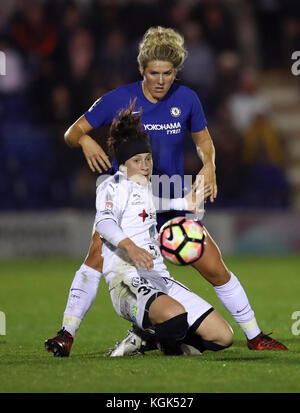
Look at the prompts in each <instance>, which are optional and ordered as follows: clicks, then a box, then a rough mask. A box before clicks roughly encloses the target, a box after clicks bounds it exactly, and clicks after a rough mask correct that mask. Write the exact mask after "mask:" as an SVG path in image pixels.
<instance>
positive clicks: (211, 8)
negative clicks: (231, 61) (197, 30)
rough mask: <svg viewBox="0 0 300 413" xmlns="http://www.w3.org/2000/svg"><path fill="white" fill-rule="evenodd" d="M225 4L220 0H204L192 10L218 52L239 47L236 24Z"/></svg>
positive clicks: (193, 16) (208, 39) (195, 18)
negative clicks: (235, 29) (235, 30)
mask: <svg viewBox="0 0 300 413" xmlns="http://www.w3.org/2000/svg"><path fill="white" fill-rule="evenodd" d="M224 4H225V2H220V1H218V0H203V1H202V2H200V3H198V2H197V3H196V5H195V7H194V8H193V9H192V10H191V12H190V15H191V17H192V18H193V20H194V21H197V22H200V23H201V24H202V26H203V29H204V32H203V33H204V38H205V40H206V41H207V42H208V43H209V44H210V46H211V47H212V48H213V50H214V51H215V52H216V53H221V52H224V51H228V50H234V51H236V50H237V48H238V47H237V43H238V42H237V39H236V33H235V32H234V28H235V24H234V21H233V19H232V17H231V15H230V13H229V12H228V11H227V10H226V8H225V6H224Z"/></svg>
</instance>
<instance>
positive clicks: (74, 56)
mask: <svg viewBox="0 0 300 413" xmlns="http://www.w3.org/2000/svg"><path fill="white" fill-rule="evenodd" d="M60 70H62V71H63V76H64V78H65V82H66V85H68V88H69V90H70V93H71V103H72V108H73V114H74V117H79V116H80V115H81V114H82V113H84V112H85V111H86V110H87V109H88V108H89V107H90V105H91V94H92V89H93V85H94V82H96V79H97V77H98V76H101V74H100V73H99V72H98V68H97V66H96V64H95V45H94V39H93V37H92V34H91V33H90V32H89V31H88V30H87V29H85V28H80V29H78V30H76V31H75V32H74V34H73V35H72V36H71V37H70V39H69V42H68V44H67V56H66V62H65V66H62V67H61V68H60Z"/></svg>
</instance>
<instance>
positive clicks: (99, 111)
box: [84, 90, 117, 129]
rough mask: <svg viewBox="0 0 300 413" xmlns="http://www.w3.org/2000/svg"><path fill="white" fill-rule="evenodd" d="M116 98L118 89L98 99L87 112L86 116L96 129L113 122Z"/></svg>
mask: <svg viewBox="0 0 300 413" xmlns="http://www.w3.org/2000/svg"><path fill="white" fill-rule="evenodd" d="M116 99H117V94H116V90H113V91H111V92H108V93H106V94H105V95H103V96H101V97H100V98H99V99H97V100H96V101H95V102H94V103H93V105H92V106H91V107H90V108H89V110H88V111H87V112H85V114H84V117H85V118H86V120H87V121H88V122H89V124H90V125H91V126H92V127H93V128H94V129H97V128H99V127H100V126H101V125H109V124H110V123H111V122H112V120H113V118H114V117H115V115H116Z"/></svg>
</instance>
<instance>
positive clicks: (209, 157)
mask: <svg viewBox="0 0 300 413" xmlns="http://www.w3.org/2000/svg"><path fill="white" fill-rule="evenodd" d="M192 138H193V141H194V143H195V145H196V148H197V153H198V156H199V158H200V159H201V161H202V163H203V167H202V168H201V170H200V171H199V173H198V177H199V178H200V176H201V175H202V176H204V188H205V194H208V195H207V196H206V198H209V200H210V202H214V200H215V198H216V197H217V193H218V187H217V180H216V165H215V147H214V144H213V141H212V139H211V136H210V134H209V131H208V129H207V127H205V128H204V129H202V130H201V131H199V132H192ZM197 183H198V179H197V178H196V181H195V185H196V186H197Z"/></svg>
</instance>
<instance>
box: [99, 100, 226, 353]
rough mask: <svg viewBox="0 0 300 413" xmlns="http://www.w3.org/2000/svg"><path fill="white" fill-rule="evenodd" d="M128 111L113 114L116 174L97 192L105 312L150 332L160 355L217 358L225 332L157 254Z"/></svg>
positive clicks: (146, 152)
mask: <svg viewBox="0 0 300 413" xmlns="http://www.w3.org/2000/svg"><path fill="white" fill-rule="evenodd" d="M133 107H134V106H133V105H132V106H131V107H130V108H129V109H127V110H124V111H123V112H120V114H119V118H118V119H117V120H116V121H114V122H113V124H112V127H111V138H110V141H109V145H110V146H111V147H113V149H114V152H115V156H116V158H117V160H118V163H119V165H120V171H119V172H117V173H116V174H115V175H113V176H111V177H110V178H107V179H106V180H105V181H104V182H103V183H102V184H100V185H99V186H98V188H97V198H96V209H97V213H96V219H95V227H96V230H97V231H98V232H99V234H101V237H102V238H103V247H102V256H103V259H104V260H103V275H104V277H105V280H106V282H107V284H108V287H109V291H110V295H111V299H112V303H113V306H114V308H115V310H116V312H117V313H118V314H119V315H120V316H121V317H123V318H125V319H127V320H129V321H132V322H133V323H134V324H136V325H137V326H138V327H139V328H140V329H142V330H148V329H150V331H153V333H155V337H156V341H157V344H158V346H159V348H160V349H161V350H162V351H163V352H164V353H165V354H170V355H173V354H174V355H175V354H176V355H179V354H191V353H192V354H199V353H202V352H203V351H204V350H214V351H217V350H221V349H223V348H226V347H228V346H230V345H231V343H232V337H233V333H232V329H231V327H230V326H229V325H228V324H227V322H226V321H225V320H224V319H223V318H222V317H221V316H220V315H219V314H218V313H217V312H216V311H215V310H214V309H213V308H212V306H211V305H210V304H209V303H207V302H206V301H205V300H203V299H202V298H200V297H199V296H197V295H196V294H194V293H193V292H191V291H190V290H189V289H188V288H187V287H185V286H184V285H182V284H181V283H179V282H178V281H176V280H174V278H172V277H171V275H170V274H169V272H168V271H167V268H166V266H165V264H164V261H163V257H162V255H161V253H160V249H159V245H158V234H157V230H156V225H157V222H156V209H155V206H154V203H153V197H152V187H151V183H150V178H151V174H152V149H151V146H150V143H149V140H148V136H147V134H146V133H145V132H144V131H143V130H142V125H141V124H140V117H134V116H133V115H132V110H133ZM141 210H143V211H146V214H142V216H141V214H140V212H141Z"/></svg>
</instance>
